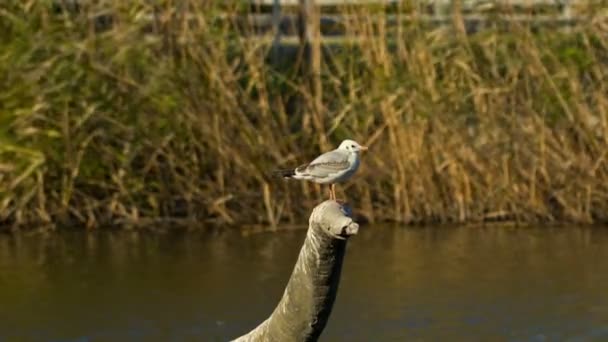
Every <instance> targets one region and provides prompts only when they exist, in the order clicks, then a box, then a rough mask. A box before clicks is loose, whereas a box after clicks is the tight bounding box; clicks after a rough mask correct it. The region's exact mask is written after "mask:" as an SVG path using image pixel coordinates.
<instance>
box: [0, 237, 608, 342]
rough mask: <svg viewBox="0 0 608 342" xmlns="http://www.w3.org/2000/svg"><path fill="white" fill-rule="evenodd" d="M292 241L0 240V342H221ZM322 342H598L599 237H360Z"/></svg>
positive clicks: (257, 300)
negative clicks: (566, 341)
mask: <svg viewBox="0 0 608 342" xmlns="http://www.w3.org/2000/svg"><path fill="white" fill-rule="evenodd" d="M303 238H304V231H290V232H279V233H258V234H250V235H244V234H241V233H238V232H236V231H232V230H224V231H222V232H215V233H202V232H198V233H180V234H158V233H133V232H95V233H88V234H87V233H84V232H61V233H54V234H31V235H27V234H20V235H15V236H8V235H0V341H224V340H228V339H229V338H231V337H235V336H238V335H240V334H242V333H245V332H247V331H248V330H249V329H251V328H252V327H254V326H255V325H257V323H259V322H261V321H262V320H263V319H265V318H266V317H267V316H268V315H269V314H270V312H271V311H272V310H273V308H274V306H275V305H276V303H277V302H278V300H279V298H280V296H281V294H282V291H283V288H284V286H285V283H286V281H287V279H288V277H289V274H290V272H291V269H292V267H293V264H294V262H295V259H296V258H297V253H298V250H299V248H300V245H301V243H302V239H303ZM321 340H322V341H406V340H407V341H445V340H450V341H458V340H461V341H490V340H491V341H497V340H498V341H503V340H505V341H556V340H571V341H607V340H608V230H607V229H602V228H597V229H591V228H518V229H513V228H504V227H501V228H395V227H369V226H367V227H363V228H362V230H361V231H360V234H359V235H358V236H355V237H354V238H353V239H351V241H350V242H349V246H348V249H347V255H346V259H345V265H344V269H343V274H342V283H341V286H340V291H339V293H338V298H337V300H336V303H335V306H334V310H333V313H332V316H331V318H330V321H329V323H328V325H327V328H326V330H325V332H324V334H323V336H322V339H321Z"/></svg>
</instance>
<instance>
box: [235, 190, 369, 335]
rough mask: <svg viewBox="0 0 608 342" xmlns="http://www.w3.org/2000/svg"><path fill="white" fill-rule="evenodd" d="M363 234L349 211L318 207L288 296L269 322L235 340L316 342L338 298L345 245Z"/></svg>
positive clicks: (335, 206) (339, 206)
mask: <svg viewBox="0 0 608 342" xmlns="http://www.w3.org/2000/svg"><path fill="white" fill-rule="evenodd" d="M358 230H359V225H358V224H357V223H355V222H354V221H353V219H352V218H351V211H350V208H349V207H347V206H346V205H342V204H339V203H338V202H336V201H325V202H323V203H321V204H319V205H318V206H317V207H316V208H315V209H314V210H313V212H312V215H311V216H310V220H309V227H308V233H307V234H306V239H305V240H304V245H303V246H302V249H301V250H300V255H299V257H298V261H297V262H296V265H295V267H294V269H293V272H292V274H291V278H290V279H289V282H288V283H287V287H286V288H285V292H284V293H283V298H281V301H280V302H279V304H278V305H277V307H276V309H275V310H274V312H273V313H272V314H271V315H270V317H269V318H268V319H267V320H265V321H264V322H262V324H260V325H259V326H258V327H257V328H255V329H253V330H252V331H251V332H249V333H248V334H246V335H244V336H241V337H239V338H237V339H236V340H235V341H240V342H242V341H280V342H289V341H316V340H317V339H318V338H319V336H320V335H321V332H322V331H323V328H325V325H326V323H327V320H328V319H329V314H330V313H331V309H332V306H333V304H334V300H335V299H336V293H337V291H338V284H339V282H340V272H341V270H342V261H343V259H344V252H345V249H346V241H347V239H348V237H349V236H351V235H354V234H357V232H358Z"/></svg>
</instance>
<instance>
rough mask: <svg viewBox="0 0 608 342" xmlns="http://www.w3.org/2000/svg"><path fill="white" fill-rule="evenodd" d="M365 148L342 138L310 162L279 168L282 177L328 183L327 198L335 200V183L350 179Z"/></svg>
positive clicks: (278, 172)
mask: <svg viewBox="0 0 608 342" xmlns="http://www.w3.org/2000/svg"><path fill="white" fill-rule="evenodd" d="M365 150H367V147H365V146H362V145H360V144H359V143H357V142H356V141H354V140H350V139H347V140H344V141H343V142H342V143H341V144H340V146H338V148H337V149H335V150H333V151H329V152H325V153H323V154H322V155H320V156H318V157H317V158H315V160H313V161H312V162H310V163H308V164H304V165H301V166H298V167H297V168H295V169H287V170H279V171H276V173H277V174H279V175H281V176H283V177H284V178H293V179H303V180H308V181H313V182H315V183H319V184H330V188H329V199H331V200H336V188H335V184H336V183H343V182H345V181H347V180H348V179H350V177H352V176H353V174H355V172H356V171H357V169H358V168H359V164H360V162H361V160H360V158H359V152H361V151H365Z"/></svg>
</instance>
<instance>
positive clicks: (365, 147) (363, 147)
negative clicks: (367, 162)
mask: <svg viewBox="0 0 608 342" xmlns="http://www.w3.org/2000/svg"><path fill="white" fill-rule="evenodd" d="M359 149H360V150H361V151H367V146H359Z"/></svg>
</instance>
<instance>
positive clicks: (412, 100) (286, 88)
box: [0, 1, 608, 228]
mask: <svg viewBox="0 0 608 342" xmlns="http://www.w3.org/2000/svg"><path fill="white" fill-rule="evenodd" d="M186 3H187V5H188V6H189V7H190V11H189V14H190V15H189V16H188V18H187V19H186V18H185V17H182V16H180V15H179V11H177V10H176V9H175V8H163V7H154V8H153V7H150V6H148V5H146V4H145V3H144V2H143V1H142V2H138V1H133V2H130V3H129V4H126V3H123V2H120V1H115V2H113V3H111V4H109V5H105V6H109V7H107V8H104V7H96V6H102V5H90V6H89V7H86V8H84V9H82V10H81V12H79V14H76V13H70V12H65V13H61V12H58V11H57V10H56V9H49V8H46V7H45V6H44V5H43V4H39V3H34V4H27V3H15V4H11V5H4V8H3V9H2V11H1V13H0V17H1V18H2V20H0V28H1V30H0V45H1V46H2V49H1V50H0V75H2V77H0V189H1V191H0V221H1V222H2V223H3V224H8V225H14V224H16V225H28V224H38V223H48V222H53V223H61V224H64V225H65V224H68V225H78V226H86V227H89V228H94V227H101V226H108V225H115V224H128V223H129V222H131V223H132V222H138V221H140V220H165V219H167V218H169V219H180V220H182V219H187V220H194V221H200V222H205V223H208V224H218V225H237V224H242V223H248V224H254V223H260V224H270V225H277V224H279V223H287V224H296V223H299V222H302V221H304V220H305V219H306V217H307V215H308V214H309V211H310V209H311V208H313V207H314V205H315V204H316V203H318V202H319V201H320V200H321V199H323V198H324V197H325V196H326V189H323V188H319V187H318V186H315V185H311V184H306V183H301V182H287V181H283V180H281V179H275V178H272V177H271V176H270V171H271V170H273V169H274V168H277V167H279V168H281V167H288V166H297V165H299V164H300V163H302V162H305V161H307V160H309V159H310V158H311V157H313V156H315V155H317V154H318V153H319V152H320V151H324V150H328V149H331V148H334V147H335V146H336V145H337V144H338V143H339V142H340V141H341V140H342V139H344V138H347V137H348V138H353V139H355V140H357V141H359V142H361V143H364V144H368V145H370V153H368V154H366V155H364V157H363V158H364V160H363V165H362V168H361V170H360V173H359V174H358V176H357V177H356V178H355V179H354V181H353V182H351V183H349V184H347V185H346V186H342V187H339V188H338V189H339V191H340V192H339V196H341V197H345V198H347V199H349V201H350V202H353V203H355V207H356V208H357V211H358V214H359V215H361V216H362V217H363V218H365V219H367V220H369V221H372V222H375V221H395V222H403V223H422V222H424V223H431V222H432V223H438V222H439V223H441V222H481V221H494V220H510V221H515V222H539V221H543V222H576V223H604V222H607V221H608V214H607V213H608V165H607V163H606V159H605V158H606V151H608V149H607V147H608V140H607V139H606V136H608V135H607V134H606V133H608V122H607V110H608V97H607V96H606V94H608V91H607V89H606V84H607V83H606V80H607V77H606V76H607V73H608V71H607V70H608V68H607V65H606V64H608V40H607V39H606V24H605V22H604V21H603V19H601V18H591V19H590V20H589V21H588V22H587V23H583V24H581V25H579V26H577V27H575V28H572V29H570V30H569V31H568V32H565V31H559V30H551V29H534V30H533V29H531V28H530V27H528V26H526V25H519V24H513V25H510V26H509V27H508V28H505V27H503V26H501V27H500V28H494V29H492V28H489V29H486V30H484V31H481V32H478V33H476V34H474V35H466V34H464V32H463V31H462V30H459V25H458V21H457V18H456V19H455V22H454V25H453V26H452V27H448V28H439V29H432V30H429V29H425V28H423V27H421V26H420V25H417V24H415V23H411V24H408V25H404V26H400V27H398V28H396V29H391V30H386V27H385V26H383V25H382V21H380V22H376V21H375V22H373V23H371V22H366V21H365V20H364V17H363V19H360V22H355V23H353V24H351V25H352V27H347V28H346V29H347V32H352V33H353V34H354V33H356V34H357V37H358V39H357V40H356V41H353V42H352V43H344V44H341V45H339V46H337V47H333V48H330V49H326V51H325V55H324V58H323V63H322V66H321V77H320V79H319V80H320V82H321V92H318V91H316V90H314V89H313V88H314V85H311V82H310V80H309V79H308V78H307V77H305V76H302V74H301V73H300V72H298V70H299V66H298V65H299V63H302V59H301V58H298V56H301V55H300V54H298V53H295V54H294V55H293V56H291V57H293V58H288V59H286V58H282V59H281V60H280V61H279V62H278V63H277V62H276V61H275V63H270V58H269V56H270V47H269V46H267V45H265V44H262V43H261V42H259V41H256V40H248V39H242V38H240V37H242V35H241V32H242V30H246V29H247V28H243V27H242V26H241V25H237V24H234V23H231V22H230V21H214V20H212V19H213V18H214V15H215V14H216V13H217V11H220V10H221V11H231V10H233V11H243V8H226V6H225V5H224V7H222V8H219V7H218V5H213V4H200V2H196V1H192V2H190V1H188V2H186ZM110 11H111V12H112V13H114V16H113V17H112V20H111V21H112V22H111V25H110V26H109V28H107V27H106V28H104V29H101V28H99V27H98V23H97V21H95V20H93V19H91V18H94V17H95V16H96V15H98V14H103V13H107V12H110ZM375 13H376V16H377V15H378V14H377V9H376V12H375ZM598 13H599V12H598ZM149 18H153V19H152V21H150V19H149ZM296 52H297V51H296ZM319 100H320V101H319ZM319 103H320V107H318V104H319Z"/></svg>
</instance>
